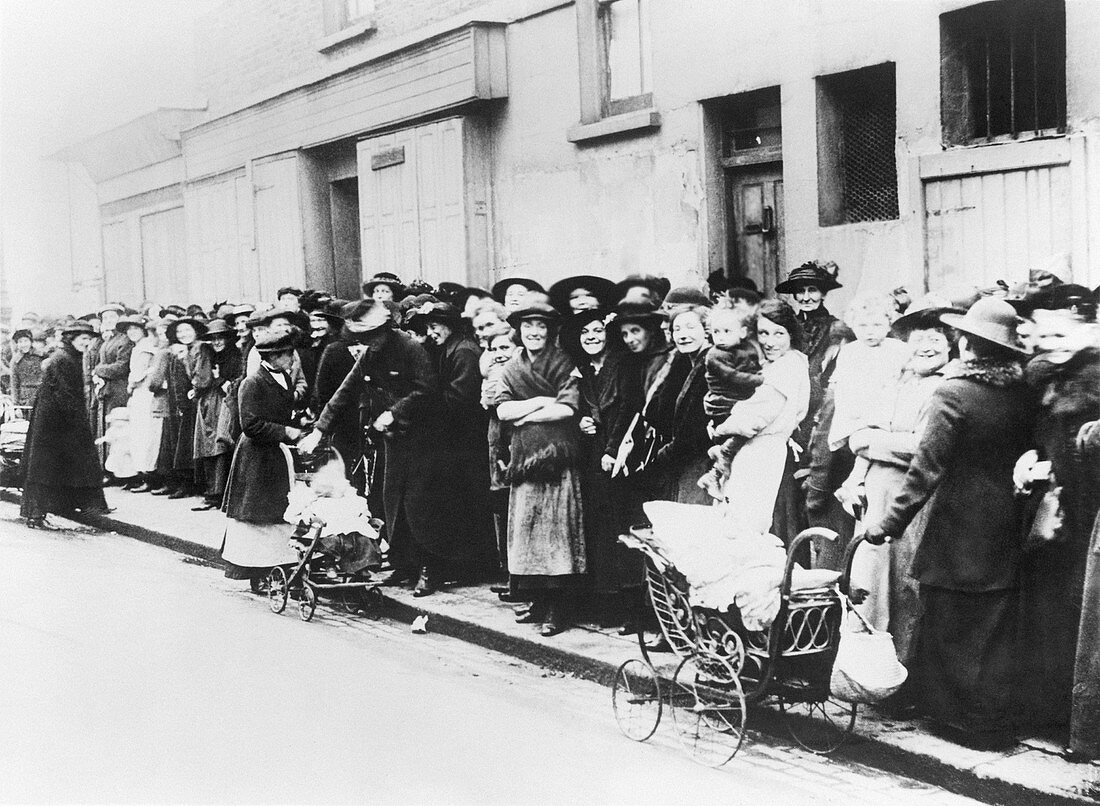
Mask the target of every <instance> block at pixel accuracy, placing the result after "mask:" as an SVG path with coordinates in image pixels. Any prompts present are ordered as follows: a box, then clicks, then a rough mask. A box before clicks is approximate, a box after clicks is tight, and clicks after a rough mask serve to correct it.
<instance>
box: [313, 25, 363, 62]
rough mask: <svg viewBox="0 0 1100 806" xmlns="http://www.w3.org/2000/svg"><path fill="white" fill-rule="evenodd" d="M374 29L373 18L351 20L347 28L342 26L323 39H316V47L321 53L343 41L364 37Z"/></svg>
mask: <svg viewBox="0 0 1100 806" xmlns="http://www.w3.org/2000/svg"><path fill="white" fill-rule="evenodd" d="M373 30H374V20H373V19H370V18H368V19H365V20H360V21H359V22H353V23H352V24H351V25H349V26H348V27H347V28H342V29H340V30H339V31H337V32H336V33H334V34H329V35H328V36H326V37H325V38H324V39H321V40H318V42H317V45H316V48H317V50H318V51H320V52H321V53H327V52H328V51H330V50H333V49H334V48H337V47H339V46H340V45H342V44H344V43H345V42H350V41H351V40H353V39H359V38H360V37H365V36H366V35H367V34H369V33H371V32H372V31H373Z"/></svg>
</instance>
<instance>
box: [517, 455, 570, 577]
mask: <svg viewBox="0 0 1100 806" xmlns="http://www.w3.org/2000/svg"><path fill="white" fill-rule="evenodd" d="M587 570H588V564H587V559H586V552H585V533H584V512H583V510H582V508H581V489H580V479H579V477H578V475H577V474H576V473H575V472H574V471H573V470H572V469H567V470H565V471H564V472H563V473H562V477H561V480H559V481H556V482H550V483H547V482H538V481H527V482H521V483H519V484H515V485H513V486H512V492H511V495H510V496H509V499H508V573H510V574H512V575H513V576H516V577H536V578H540V579H541V578H543V577H564V576H569V575H572V574H583V573H585V572H586V571H587ZM519 584H520V586H521V587H523V586H524V582H523V580H520V582H519ZM539 586H545V585H542V584H540V585H539Z"/></svg>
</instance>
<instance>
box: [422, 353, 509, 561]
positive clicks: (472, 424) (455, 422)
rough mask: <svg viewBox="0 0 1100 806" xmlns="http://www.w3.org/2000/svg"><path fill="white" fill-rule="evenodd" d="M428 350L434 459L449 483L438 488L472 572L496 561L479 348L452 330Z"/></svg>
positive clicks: (458, 544) (487, 416)
mask: <svg viewBox="0 0 1100 806" xmlns="http://www.w3.org/2000/svg"><path fill="white" fill-rule="evenodd" d="M431 356H432V357H433V358H434V359H435V361H436V371H437V372H438V374H439V390H440V403H439V415H438V418H437V420H436V426H437V428H438V432H439V441H438V447H439V450H438V457H439V458H438V461H439V464H440V465H441V466H442V467H444V468H446V472H445V474H444V478H445V480H446V481H447V482H448V488H447V490H445V491H441V492H442V493H443V494H444V495H446V496H447V497H448V498H449V499H450V502H449V504H448V506H447V510H448V518H449V519H450V521H451V528H452V529H453V530H454V532H455V543H456V545H457V546H461V547H463V548H462V551H463V553H464V554H465V559H467V560H468V561H469V562H468V566H469V568H468V569H467V570H469V571H470V572H471V573H472V572H474V571H475V570H476V569H478V568H481V569H489V568H492V567H493V566H495V565H496V548H495V544H494V538H493V529H492V519H491V512H490V509H489V467H488V465H486V463H485V440H486V436H487V434H488V429H489V415H488V413H487V412H486V411H485V409H484V408H482V406H481V368H480V366H479V359H480V357H481V348H480V347H478V346H477V343H476V342H474V340H473V339H472V338H470V337H469V336H466V335H463V334H460V333H457V332H456V333H453V334H452V335H451V336H450V337H449V338H448V339H447V340H446V341H445V342H444V343H443V344H442V345H440V347H439V348H438V349H436V350H433V351H432V353H431Z"/></svg>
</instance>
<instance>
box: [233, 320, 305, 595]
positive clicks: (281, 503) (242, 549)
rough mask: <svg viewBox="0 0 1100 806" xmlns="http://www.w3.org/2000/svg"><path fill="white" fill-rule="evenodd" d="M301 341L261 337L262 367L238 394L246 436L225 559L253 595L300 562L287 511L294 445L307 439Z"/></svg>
mask: <svg viewBox="0 0 1100 806" xmlns="http://www.w3.org/2000/svg"><path fill="white" fill-rule="evenodd" d="M297 343H298V333H297V332H295V331H287V332H267V333H264V334H261V336H260V338H258V339H257V340H256V350H257V351H258V352H259V354H260V366H259V368H258V369H257V370H256V371H255V372H254V373H252V374H251V375H249V376H248V377H247V378H245V379H244V381H242V382H241V387H240V392H239V398H240V400H239V404H240V413H241V431H242V434H241V438H240V441H239V442H238V443H237V449H236V451H235V452H234V454H233V463H232V466H231V467H230V471H229V483H228V485H227V487H226V491H225V501H224V504H223V505H222V509H223V510H224V511H225V514H226V515H227V516H228V520H227V521H226V527H225V537H224V540H223V542H222V546H221V558H222V560H224V561H225V565H226V568H225V575H226V577H228V578H229V579H248V580H250V581H251V583H252V589H253V590H254V591H257V590H259V587H260V581H261V580H262V579H263V578H264V577H266V576H267V574H268V572H270V570H271V568H272V567H274V566H276V565H284V564H290V563H293V562H295V561H296V556H295V554H294V552H293V551H291V549H290V547H289V546H288V544H287V527H286V523H285V522H284V521H283V513H284V512H286V508H287V496H288V495H289V493H290V485H291V481H292V480H293V477H294V469H293V461H292V459H291V455H290V448H289V446H290V445H291V444H293V443H294V442H296V441H298V439H300V438H301V436H302V431H301V429H300V428H299V427H298V426H297V424H296V423H295V419H294V408H295V400H294V386H293V383H292V381H291V378H290V369H291V365H292V362H293V355H294V348H295V346H296V345H297Z"/></svg>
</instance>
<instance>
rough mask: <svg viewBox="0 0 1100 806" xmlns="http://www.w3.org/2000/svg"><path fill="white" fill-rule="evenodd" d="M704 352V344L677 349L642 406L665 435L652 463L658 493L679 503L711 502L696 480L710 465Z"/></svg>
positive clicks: (650, 419) (647, 415)
mask: <svg viewBox="0 0 1100 806" xmlns="http://www.w3.org/2000/svg"><path fill="white" fill-rule="evenodd" d="M706 353H707V351H706V348H704V349H702V350H699V351H698V352H696V353H693V354H691V355H688V354H685V353H677V354H676V357H675V358H673V359H672V368H671V369H670V370H669V373H668V377H667V378H666V379H665V382H664V384H663V385H662V387H661V390H660V391H659V392H657V395H656V397H654V398H653V400H651V401H650V405H649V407H648V408H647V409H646V419H647V420H649V422H650V423H651V424H652V425H653V427H654V428H656V429H657V430H658V431H659V432H660V433H661V434H663V435H664V437H665V439H666V444H665V445H664V446H663V447H662V448H661V450H660V451H659V452H658V454H657V459H656V461H655V462H654V465H653V467H654V469H656V470H658V471H659V472H660V473H661V476H662V479H663V487H664V495H663V496H662V497H663V498H664V499H665V500H668V501H677V502H679V503H682V504H709V503H711V499H710V497H709V495H708V494H707V493H706V491H704V490H701V489H700V488H699V487H698V485H697V484H696V482H697V481H698V480H699V477H700V476H702V475H703V474H704V473H706V472H707V468H708V467H709V466H710V459H709V457H708V456H707V449H708V448H709V447H710V435H709V434H708V433H707V420H708V418H707V414H706V411H705V410H704V409H703V398H704V397H706V394H707V365H706Z"/></svg>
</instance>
